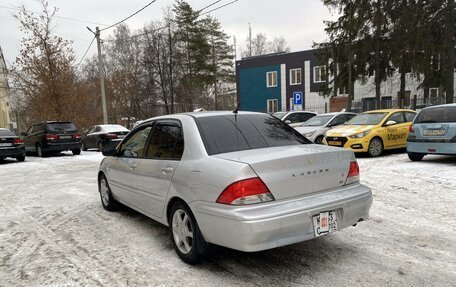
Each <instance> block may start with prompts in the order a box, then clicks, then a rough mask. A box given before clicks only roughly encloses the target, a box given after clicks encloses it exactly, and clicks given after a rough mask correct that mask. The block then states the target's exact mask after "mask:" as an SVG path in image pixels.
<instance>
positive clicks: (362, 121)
mask: <svg viewBox="0 0 456 287" xmlns="http://www.w3.org/2000/svg"><path fill="white" fill-rule="evenodd" d="M387 114H388V113H368V114H360V115H357V116H356V117H354V118H353V119H351V120H349V121H348V122H347V123H346V125H359V126H362V125H368V126H375V125H378V124H379V123H380V122H381V121H382V120H383V119H384V118H385V116H386V115H387Z"/></svg>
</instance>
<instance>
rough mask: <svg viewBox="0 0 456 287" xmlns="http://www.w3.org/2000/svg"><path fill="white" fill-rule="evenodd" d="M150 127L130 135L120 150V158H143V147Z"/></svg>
mask: <svg viewBox="0 0 456 287" xmlns="http://www.w3.org/2000/svg"><path fill="white" fill-rule="evenodd" d="M151 129H152V127H150V126H148V127H144V128H142V129H140V130H138V131H136V132H135V133H134V134H132V135H131V136H130V137H129V138H128V139H127V140H126V141H125V143H123V144H122V146H121V148H120V156H122V157H132V158H141V157H144V152H145V145H146V141H147V138H148V136H149V133H150V131H151Z"/></svg>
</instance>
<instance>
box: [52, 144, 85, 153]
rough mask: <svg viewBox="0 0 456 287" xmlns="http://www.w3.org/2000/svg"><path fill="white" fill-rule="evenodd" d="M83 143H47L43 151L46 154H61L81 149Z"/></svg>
mask: <svg viewBox="0 0 456 287" xmlns="http://www.w3.org/2000/svg"><path fill="white" fill-rule="evenodd" d="M80 148H81V142H69V143H47V144H46V145H45V146H43V150H44V151H46V152H59V151H65V150H73V149H80Z"/></svg>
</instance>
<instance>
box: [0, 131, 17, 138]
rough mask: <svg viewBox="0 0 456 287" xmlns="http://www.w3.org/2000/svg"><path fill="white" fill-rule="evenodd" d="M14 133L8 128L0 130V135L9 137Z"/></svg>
mask: <svg viewBox="0 0 456 287" xmlns="http://www.w3.org/2000/svg"><path fill="white" fill-rule="evenodd" d="M14 135H15V134H13V133H12V132H10V131H9V130H0V137H10V136H14Z"/></svg>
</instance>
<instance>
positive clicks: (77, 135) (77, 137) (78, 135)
mask: <svg viewBox="0 0 456 287" xmlns="http://www.w3.org/2000/svg"><path fill="white" fill-rule="evenodd" d="M71 137H72V138H73V139H75V140H77V139H80V138H81V135H80V134H73V135H71Z"/></svg>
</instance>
